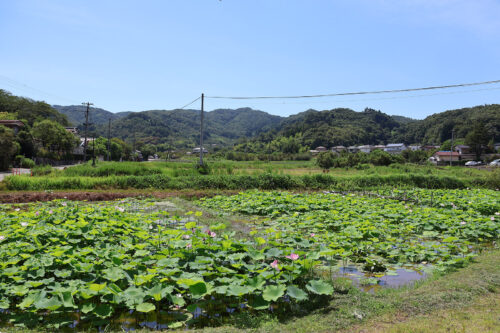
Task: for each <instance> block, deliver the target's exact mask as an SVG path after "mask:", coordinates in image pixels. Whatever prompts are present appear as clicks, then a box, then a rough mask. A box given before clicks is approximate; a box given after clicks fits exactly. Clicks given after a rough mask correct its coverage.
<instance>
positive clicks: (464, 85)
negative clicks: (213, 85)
mask: <svg viewBox="0 0 500 333" xmlns="http://www.w3.org/2000/svg"><path fill="white" fill-rule="evenodd" d="M496 83H500V80H494V81H484V82H474V83H460V84H451V85H445V86H432V87H424V88H408V89H394V90H376V91H359V92H345V93H333V94H320V95H299V96H205V98H212V99H298V98H320V97H334V96H350V95H369V94H370V95H371V94H389V93H401V92H410V91H422V90H436V89H449V88H459V87H470V86H479V85H486V84H496Z"/></svg>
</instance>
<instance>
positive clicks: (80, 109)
mask: <svg viewBox="0 0 500 333" xmlns="http://www.w3.org/2000/svg"><path fill="white" fill-rule="evenodd" d="M52 107H53V108H54V109H56V110H57V111H59V112H60V113H62V114H65V115H66V116H67V117H68V120H69V121H70V122H71V124H73V126H78V125H80V124H83V123H85V110H86V109H87V107H86V106H84V105H67V106H62V105H53V106H52ZM129 113H131V112H117V113H113V112H109V111H106V110H104V109H99V108H93V107H91V108H90V112H89V122H90V123H94V124H104V123H106V122H107V121H108V120H109V119H110V118H111V121H113V120H116V119H119V118H123V117H125V116H127V115H128V114H129Z"/></svg>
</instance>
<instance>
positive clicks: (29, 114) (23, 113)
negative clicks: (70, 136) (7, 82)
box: [0, 89, 69, 126]
mask: <svg viewBox="0 0 500 333" xmlns="http://www.w3.org/2000/svg"><path fill="white" fill-rule="evenodd" d="M0 111H1V112H7V113H10V114H13V115H15V116H16V119H18V120H22V121H23V122H24V123H25V124H27V125H28V126H33V125H34V124H35V123H36V122H39V121H43V120H47V119H48V120H52V121H54V122H57V123H59V124H61V125H62V126H68V125H69V122H68V119H67V118H66V116H65V115H63V114H61V113H59V112H57V111H56V110H55V109H53V108H52V107H51V106H50V105H48V104H47V103H45V102H39V101H33V100H31V99H29V98H24V97H17V96H12V95H11V94H10V93H9V92H7V91H5V90H2V89H0ZM12 118H13V117H12Z"/></svg>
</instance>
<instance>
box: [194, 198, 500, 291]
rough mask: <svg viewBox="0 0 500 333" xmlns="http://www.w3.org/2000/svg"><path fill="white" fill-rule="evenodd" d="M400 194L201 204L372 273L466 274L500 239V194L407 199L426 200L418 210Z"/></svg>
mask: <svg viewBox="0 0 500 333" xmlns="http://www.w3.org/2000/svg"><path fill="white" fill-rule="evenodd" d="M382 193H384V192H382ZM398 193H399V194H401V193H403V191H399V192H396V193H392V194H393V196H392V197H391V198H389V197H386V198H380V197H368V196H361V195H359V196H358V195H354V194H350V195H343V194H335V193H332V194H323V193H313V194H311V193H308V194H292V193H287V192H261V191H250V192H243V193H239V194H238V195H234V196H216V197H213V198H204V199H201V201H200V204H201V205H203V206H206V207H209V208H212V209H215V210H222V211H224V212H227V213H230V214H245V215H257V216H264V217H267V218H266V219H265V221H266V223H265V225H266V228H272V229H273V230H276V232H278V233H280V234H281V235H288V234H294V235H296V237H297V239H301V240H302V242H303V243H310V242H313V243H320V244H325V245H324V247H322V251H320V254H324V255H329V256H331V257H332V259H336V260H339V261H340V260H342V261H344V262H345V261H346V260H347V261H349V262H351V263H352V264H356V265H358V267H360V269H364V270H365V271H367V272H374V271H379V272H384V271H386V270H392V269H394V268H395V267H401V266H404V265H412V267H414V268H418V267H419V266H421V267H420V268H424V267H425V265H427V264H428V263H430V264H432V265H433V266H434V267H439V268H443V269H445V268H450V267H452V268H453V267H461V266H463V265H464V264H466V263H467V262H468V261H469V260H470V259H471V258H473V257H474V256H475V253H476V252H477V251H478V250H479V249H480V248H481V246H482V245H483V244H485V243H488V242H494V241H496V240H497V239H499V237H500V217H498V215H496V213H497V212H498V210H499V209H500V204H499V203H500V194H499V193H498V192H497V191H493V190H474V191H470V190H454V191H450V190H446V191H443V190H423V189H418V190H412V191H408V192H407V193H406V194H407V195H408V197H413V198H415V197H419V198H422V199H421V200H419V203H416V202H408V201H405V200H406V198H407V197H406V196H405V197H402V196H401V197H400V196H398ZM385 194H386V195H387V194H388V193H387V192H385ZM427 200H429V201H427ZM428 204H429V205H428ZM298 261H300V257H299V260H298ZM344 265H345V264H344ZM289 288H291V287H289ZM306 289H307V290H308V291H310V292H312V293H315V294H322V293H327V294H329V293H330V292H331V290H332V287H331V286H330V285H329V284H327V283H325V282H323V281H309V283H308V285H307V286H306Z"/></svg>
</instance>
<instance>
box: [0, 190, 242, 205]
mask: <svg viewBox="0 0 500 333" xmlns="http://www.w3.org/2000/svg"><path fill="white" fill-rule="evenodd" d="M236 193H237V191H201V190H200V191H193V190H191V191H187V190H186V191H169V192H162V191H147V190H146V191H44V192H0V203H27V202H37V201H40V202H42V201H51V200H56V199H67V200H72V201H84V200H85V201H108V200H115V199H122V198H129V197H134V198H135V197H154V198H158V199H164V198H170V197H183V198H193V197H195V198H201V197H207V196H214V195H218V194H225V195H231V194H236Z"/></svg>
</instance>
